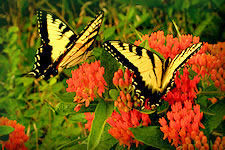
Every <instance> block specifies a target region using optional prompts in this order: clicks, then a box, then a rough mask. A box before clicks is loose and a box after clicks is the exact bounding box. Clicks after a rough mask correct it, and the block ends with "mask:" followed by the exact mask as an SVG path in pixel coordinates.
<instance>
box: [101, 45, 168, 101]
mask: <svg viewBox="0 0 225 150" xmlns="http://www.w3.org/2000/svg"><path fill="white" fill-rule="evenodd" d="M103 46H104V48H105V49H106V50H107V51H108V52H109V53H110V54H111V55H112V56H113V57H114V58H115V59H116V60H118V61H119V62H120V63H121V64H123V65H124V66H126V67H128V68H129V69H130V70H132V71H133V73H134V75H135V77H134V78H133V85H134V86H135V91H136V94H137V95H138V96H139V97H140V99H141V100H144V99H145V97H155V96H157V94H156V93H157V92H158V91H160V88H161V84H162V83H161V81H162V74H163V65H164V62H163V60H161V58H160V57H159V56H158V55H156V54H155V53H152V52H151V51H149V50H146V49H144V48H142V47H139V46H135V45H132V44H127V43H122V42H120V41H107V42H105V43H104V44H103ZM155 99H156V98H155ZM155 99H153V100H152V101H151V103H152V104H155V103H157V101H154V100H155Z"/></svg>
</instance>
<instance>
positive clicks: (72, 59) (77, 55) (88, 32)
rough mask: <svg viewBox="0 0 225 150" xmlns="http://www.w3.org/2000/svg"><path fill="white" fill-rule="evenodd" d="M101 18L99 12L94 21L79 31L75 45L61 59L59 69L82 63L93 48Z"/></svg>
mask: <svg viewBox="0 0 225 150" xmlns="http://www.w3.org/2000/svg"><path fill="white" fill-rule="evenodd" d="M103 17H104V12H103V11H100V12H99V13H98V15H96V17H95V19H94V20H92V21H91V22H90V23H89V24H88V25H87V26H86V27H85V28H84V30H83V31H81V33H80V34H79V35H78V37H77V40H76V42H75V45H74V46H73V48H72V49H71V51H69V52H68V54H66V56H65V57H64V58H63V59H62V61H61V63H60V64H59V67H61V68H70V67H71V66H74V65H76V64H78V63H80V62H82V61H83V60H85V59H86V58H87V57H88V56H89V55H90V52H91V51H90V50H91V49H92V48H93V44H94V41H95V39H96V36H97V35H98V32H99V30H100V26H101V24H102V21H103Z"/></svg>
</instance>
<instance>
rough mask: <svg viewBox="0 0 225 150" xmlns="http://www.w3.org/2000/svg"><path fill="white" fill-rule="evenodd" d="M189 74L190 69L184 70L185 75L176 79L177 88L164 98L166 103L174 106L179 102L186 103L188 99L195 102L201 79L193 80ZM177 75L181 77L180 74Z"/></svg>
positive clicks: (195, 78)
mask: <svg viewBox="0 0 225 150" xmlns="http://www.w3.org/2000/svg"><path fill="white" fill-rule="evenodd" d="M189 74H190V73H189V72H188V69H187V68H184V69H183V75H180V78H179V77H176V78H175V84H176V87H175V88H174V89H172V90H171V91H170V92H168V93H167V95H166V96H164V97H163V99H164V100H165V101H168V102H169V104H174V103H175V102H178V101H181V102H184V101H185V100H187V99H188V100H191V101H193V100H194V98H196V97H197V92H198V89H197V84H198V83H199V81H200V78H199V77H197V76H195V77H194V78H193V79H192V80H191V79H190V78H189ZM177 75H179V72H177Z"/></svg>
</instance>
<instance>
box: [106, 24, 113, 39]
mask: <svg viewBox="0 0 225 150" xmlns="http://www.w3.org/2000/svg"><path fill="white" fill-rule="evenodd" d="M115 30H116V27H115V26H113V27H111V28H107V29H106V30H105V31H104V38H105V40H107V39H108V38H109V37H111V36H112V35H113V34H114V33H115Z"/></svg>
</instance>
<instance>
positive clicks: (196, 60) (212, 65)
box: [189, 42, 225, 91]
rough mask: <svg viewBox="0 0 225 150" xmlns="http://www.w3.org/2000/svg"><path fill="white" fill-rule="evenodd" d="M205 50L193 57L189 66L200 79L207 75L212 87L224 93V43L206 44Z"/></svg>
mask: <svg viewBox="0 0 225 150" xmlns="http://www.w3.org/2000/svg"><path fill="white" fill-rule="evenodd" d="M205 49H206V50H205V53H202V54H200V53H198V54H196V55H195V56H193V58H192V59H191V60H190V61H189V64H191V65H192V70H194V71H195V72H196V73H198V74H199V75H201V76H202V77H204V76H205V74H207V75H209V76H210V77H211V79H212V80H213V81H214V85H215V86H216V87H217V88H220V89H221V90H222V91H225V42H218V43H217V44H207V46H206V48H205ZM207 80H208V79H206V81H207Z"/></svg>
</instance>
